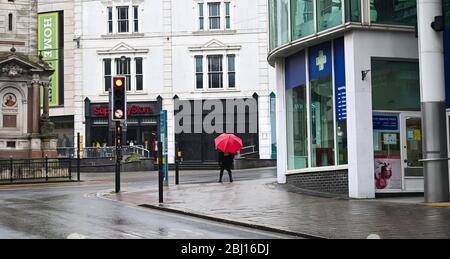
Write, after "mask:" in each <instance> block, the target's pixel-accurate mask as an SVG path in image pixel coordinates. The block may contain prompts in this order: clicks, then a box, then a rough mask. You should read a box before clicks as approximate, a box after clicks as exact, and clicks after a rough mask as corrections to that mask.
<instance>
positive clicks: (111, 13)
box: [74, 0, 275, 163]
mask: <svg viewBox="0 0 450 259" xmlns="http://www.w3.org/2000/svg"><path fill="white" fill-rule="evenodd" d="M74 3H75V7H74V17H75V29H74V35H75V36H74V37H75V38H76V39H79V48H78V49H76V50H75V57H74V67H75V77H74V81H75V85H74V89H75V93H74V94H75V96H76V98H74V102H75V104H74V107H75V108H76V110H77V113H75V132H77V133H78V132H79V133H81V135H82V136H83V137H84V140H85V144H86V146H91V145H97V143H100V144H102V145H103V143H107V144H112V138H113V133H114V128H111V126H109V125H110V123H109V119H108V117H109V116H108V114H109V107H108V102H109V93H108V90H109V87H110V86H111V81H112V78H113V77H114V76H116V75H121V74H123V75H125V76H126V77H127V79H128V82H127V89H128V96H127V99H128V103H129V107H128V111H127V113H128V121H127V125H126V132H127V133H126V135H127V138H126V139H127V142H130V143H131V142H133V143H134V144H138V145H143V146H144V147H145V148H147V149H149V150H151V151H152V150H154V149H155V144H154V142H155V140H157V136H158V125H159V112H160V111H161V110H167V111H168V136H169V162H173V159H174V156H175V149H176V147H177V149H179V150H180V151H182V152H183V153H184V158H185V161H192V162H196V163H198V162H208V161H214V160H215V154H213V153H214V152H212V151H214V143H213V137H214V136H215V135H214V134H206V133H201V134H184V133H180V134H176V128H175V127H176V126H175V118H174V117H175V113H177V112H178V110H176V107H175V105H176V103H177V101H190V102H192V103H195V102H196V101H205V100H220V101H222V102H225V101H226V100H229V99H238V100H246V99H249V98H255V99H257V104H258V107H257V114H249V115H250V116H258V132H257V133H255V134H244V135H243V138H244V142H245V144H246V146H253V147H254V148H253V149H254V150H255V151H256V152H257V153H258V154H259V157H260V158H262V159H270V158H272V157H273V154H274V151H273V149H274V146H275V145H274V143H273V141H272V127H271V119H272V120H273V118H274V117H273V116H272V117H271V113H270V111H271V109H270V108H271V107H270V103H271V99H270V96H272V97H273V95H274V91H275V86H274V81H275V80H274V79H275V76H274V72H272V68H271V67H270V66H269V65H268V64H267V50H268V15H267V13H268V12H267V2H266V1H265V0H246V1H240V0H222V1H209V0H189V1H186V0H159V1H149V0H129V1H127V0H120V1H115V0H112V1H100V0H99V1H77V0H76V1H74ZM272 101H273V100H272ZM78 112H80V113H79V114H78ZM205 115H207V114H205ZM216 133H217V134H218V133H220V132H216ZM211 154H213V155H211Z"/></svg>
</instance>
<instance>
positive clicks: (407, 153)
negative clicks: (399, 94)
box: [403, 116, 423, 177]
mask: <svg viewBox="0 0 450 259" xmlns="http://www.w3.org/2000/svg"><path fill="white" fill-rule="evenodd" d="M403 123H404V124H403V125H404V130H403V131H404V132H403V134H404V136H403V140H404V142H403V143H404V145H403V163H404V171H405V177H423V163H422V162H420V160H421V159H422V158H423V151H422V148H423V147H422V118H421V117H420V116H404V121H403Z"/></svg>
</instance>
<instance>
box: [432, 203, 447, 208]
mask: <svg viewBox="0 0 450 259" xmlns="http://www.w3.org/2000/svg"><path fill="white" fill-rule="evenodd" d="M427 205H428V206H431V207H450V203H431V204H427Z"/></svg>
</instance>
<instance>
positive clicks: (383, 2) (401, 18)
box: [370, 0, 417, 26]
mask: <svg viewBox="0 0 450 259" xmlns="http://www.w3.org/2000/svg"><path fill="white" fill-rule="evenodd" d="M416 2H417V0H401V1H399V0H370V20H371V22H372V23H379V24H394V25H406V26H414V25H415V24H416V22H417V9H416V4H417V3H416Z"/></svg>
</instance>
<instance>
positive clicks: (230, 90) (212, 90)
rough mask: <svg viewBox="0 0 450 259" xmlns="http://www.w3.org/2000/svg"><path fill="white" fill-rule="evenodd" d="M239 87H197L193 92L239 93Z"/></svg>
mask: <svg viewBox="0 0 450 259" xmlns="http://www.w3.org/2000/svg"><path fill="white" fill-rule="evenodd" d="M239 92H241V90H239V89H196V90H194V91H193V92H192V93H202V94H205V93H239Z"/></svg>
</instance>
